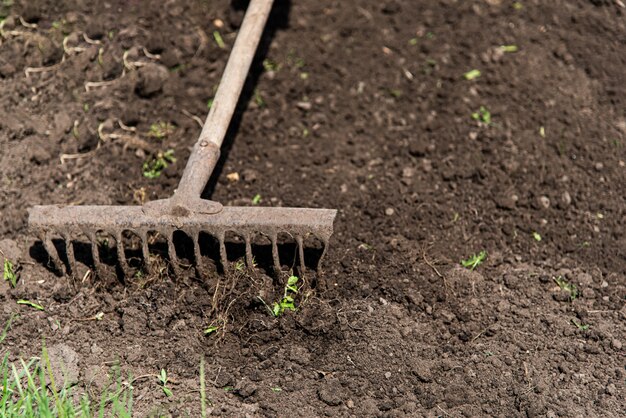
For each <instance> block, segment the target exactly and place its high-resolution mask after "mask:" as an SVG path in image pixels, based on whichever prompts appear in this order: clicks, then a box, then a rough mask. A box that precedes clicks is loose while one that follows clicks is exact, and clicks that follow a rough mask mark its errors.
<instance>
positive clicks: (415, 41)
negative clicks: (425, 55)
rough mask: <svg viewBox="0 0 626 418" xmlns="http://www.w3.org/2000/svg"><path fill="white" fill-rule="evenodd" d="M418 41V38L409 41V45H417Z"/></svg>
mask: <svg viewBox="0 0 626 418" xmlns="http://www.w3.org/2000/svg"><path fill="white" fill-rule="evenodd" d="M417 42H418V39H417V38H411V39H409V45H417Z"/></svg>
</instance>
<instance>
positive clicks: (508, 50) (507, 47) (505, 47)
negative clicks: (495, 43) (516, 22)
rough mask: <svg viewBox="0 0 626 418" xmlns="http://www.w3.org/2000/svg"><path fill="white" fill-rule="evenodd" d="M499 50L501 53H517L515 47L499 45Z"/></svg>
mask: <svg viewBox="0 0 626 418" xmlns="http://www.w3.org/2000/svg"><path fill="white" fill-rule="evenodd" d="M500 49H501V50H502V52H517V50H518V48H517V45H501V46H500Z"/></svg>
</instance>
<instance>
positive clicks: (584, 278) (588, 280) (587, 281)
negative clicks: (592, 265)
mask: <svg viewBox="0 0 626 418" xmlns="http://www.w3.org/2000/svg"><path fill="white" fill-rule="evenodd" d="M576 281H577V282H578V284H579V285H581V286H591V285H592V284H593V277H591V274H589V273H580V274H579V275H578V276H577V277H576Z"/></svg>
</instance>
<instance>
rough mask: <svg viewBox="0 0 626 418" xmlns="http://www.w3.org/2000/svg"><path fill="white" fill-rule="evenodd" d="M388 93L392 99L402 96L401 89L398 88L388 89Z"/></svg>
mask: <svg viewBox="0 0 626 418" xmlns="http://www.w3.org/2000/svg"><path fill="white" fill-rule="evenodd" d="M389 94H390V95H391V97H393V98H394V99H399V98H400V97H402V90H399V89H389Z"/></svg>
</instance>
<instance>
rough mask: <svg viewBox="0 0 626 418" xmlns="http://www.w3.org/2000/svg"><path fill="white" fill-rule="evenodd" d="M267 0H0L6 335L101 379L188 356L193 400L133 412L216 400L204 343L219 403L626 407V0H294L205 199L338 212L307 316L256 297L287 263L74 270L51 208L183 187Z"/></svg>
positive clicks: (535, 412)
mask: <svg viewBox="0 0 626 418" xmlns="http://www.w3.org/2000/svg"><path fill="white" fill-rule="evenodd" d="M244 3H245V2H228V1H226V0H219V1H199V0H190V1H182V0H169V1H139V0H128V1H121V0H110V1H86V0H74V1H61V2H58V1H43V0H42V1H21V2H19V1H16V2H8V1H5V2H3V4H2V6H0V7H1V9H0V11H1V14H2V16H4V21H3V24H2V33H1V45H0V85H1V89H2V95H1V97H0V109H1V110H0V112H1V118H0V147H1V148H0V149H1V152H0V178H1V182H2V185H1V187H0V218H1V219H2V222H1V223H0V238H1V239H2V240H3V241H2V243H1V246H0V249H2V251H3V258H4V257H7V258H9V259H11V261H13V262H14V264H15V265H16V266H18V267H19V273H18V276H19V280H18V283H17V286H16V287H15V288H10V287H9V284H8V283H7V282H4V281H3V282H2V284H0V286H1V287H2V290H1V293H0V300H1V303H2V313H1V314H0V316H1V318H0V319H2V323H3V324H4V323H6V321H7V320H8V319H9V318H10V317H11V316H12V315H15V314H17V315H18V316H17V317H15V318H14V320H13V323H12V326H11V329H10V331H9V333H8V336H7V338H6V340H5V341H4V342H3V343H2V354H3V355H4V353H6V352H9V353H10V356H11V358H12V359H16V358H17V357H18V356H23V357H28V356H33V355H38V353H40V350H41V342H42V340H43V339H45V342H46V345H47V346H48V347H49V349H50V351H51V353H52V354H51V355H52V357H53V360H57V361H59V362H63V363H68V364H67V365H66V366H67V367H69V368H70V369H71V370H69V371H68V375H69V377H68V378H67V381H68V382H67V383H69V384H75V385H76V387H75V391H77V392H79V393H83V392H87V393H91V394H94V396H97V394H98V393H100V392H101V391H102V390H103V389H104V388H105V387H106V386H107V385H108V384H109V383H110V381H111V379H112V378H113V379H114V374H115V372H114V369H115V365H116V364H118V365H119V368H120V369H121V371H122V374H123V375H124V376H129V375H132V376H142V375H146V374H156V373H158V372H159V370H160V369H166V370H167V372H168V375H169V376H170V379H171V383H170V385H171V389H172V391H173V393H174V396H172V397H169V398H168V397H166V396H165V394H164V393H163V391H161V390H160V388H159V386H158V381H157V380H156V378H154V377H149V378H145V379H139V380H137V381H135V382H134V383H133V387H134V393H133V395H134V398H135V399H134V407H135V409H134V412H135V415H136V416H150V415H161V416H199V415H200V393H199V390H200V389H199V380H200V378H199V376H200V362H201V358H204V360H205V371H206V381H207V398H208V400H209V401H210V405H211V406H210V408H209V411H210V413H211V414H212V415H220V416H237V417H239V416H250V417H257V416H258V417H265V416H268V417H275V416H306V417H317V416H346V417H348V416H353V417H364V416H368V417H369V416H378V417H401V416H407V417H409V416H411V417H413V416H529V417H534V416H548V417H556V416H568V417H570V416H578V417H582V416H590V417H594V416H604V417H606V416H622V415H623V414H624V413H625V411H626V396H625V391H624V384H625V379H626V369H625V365H626V361H625V356H624V347H623V346H624V343H625V341H624V339H625V336H626V332H625V331H626V326H625V323H626V322H625V319H626V307H625V300H626V252H625V251H626V230H625V227H626V186H625V185H626V167H625V161H626V76H625V72H624V68H626V17H625V13H626V9H625V8H624V2H622V1H619V0H614V1H613V0H604V1H582V0H578V1H559V0H555V1H550V2H540V1H530V0H523V1H519V2H510V1H504V0H488V1H478V0H477V1H453V0H438V1H419V2H417V1H410V0H406V1H401V0H396V1H360V2H348V1H339V0H332V1H313V0H301V1H293V2H289V1H284V0H283V1H277V2H276V4H275V5H274V12H273V14H272V16H271V18H270V21H269V23H268V26H267V29H266V32H265V36H264V39H263V40H262V45H261V47H260V49H259V52H258V54H257V57H256V59H255V63H254V64H253V68H252V71H251V75H250V77H249V80H248V84H247V86H246V88H245V91H244V94H243V97H242V99H241V101H240V105H239V108H238V111H237V114H236V116H235V119H234V121H233V125H232V126H231V129H230V132H229V135H228V138H227V140H226V143H225V147H226V148H225V151H224V152H223V156H222V159H221V162H220V164H219V167H218V169H217V172H216V173H215V175H214V178H213V180H212V181H211V183H210V184H209V186H208V187H207V190H206V193H205V194H206V197H211V198H212V199H214V200H217V201H219V202H222V203H223V204H225V205H244V206H254V205H253V200H255V201H257V200H258V199H259V197H257V198H256V199H254V198H255V196H257V195H259V196H260V199H261V201H260V202H258V203H259V205H262V206H296V207H319V208H335V209H337V210H338V216H337V219H336V221H335V233H334V235H333V237H332V240H331V245H330V248H329V251H328V254H327V256H326V258H325V260H324V264H323V270H322V272H321V273H320V274H317V273H316V272H315V271H314V270H310V271H309V270H308V271H307V272H306V274H305V275H304V277H303V279H304V280H301V283H303V284H304V287H302V288H301V289H300V293H299V294H298V296H297V298H296V306H297V310H296V311H294V312H291V311H287V312H286V313H285V314H284V315H282V316H280V317H277V318H276V317H274V316H272V315H271V313H270V312H269V311H268V309H267V307H266V306H264V305H263V303H261V302H260V300H261V299H263V300H264V301H266V303H268V304H271V303H272V302H274V301H276V300H279V299H280V297H281V295H282V292H283V287H284V281H285V277H286V276H287V275H288V272H287V271H285V272H284V274H283V276H284V277H283V276H281V277H273V276H272V275H268V274H266V273H265V271H264V270H263V269H262V268H259V269H257V270H256V271H239V270H237V269H235V270H232V271H231V270H229V271H227V272H226V274H223V275H220V274H218V272H213V273H211V274H209V275H208V277H198V276H197V275H196V274H195V270H194V269H193V268H192V267H190V268H188V269H185V272H184V273H185V274H183V275H182V277H175V276H174V275H173V274H172V271H171V269H168V267H167V260H164V261H163V264H162V267H161V268H160V269H159V270H158V272H157V273H154V274H152V275H143V274H141V273H138V274H137V275H136V276H135V277H132V278H126V279H125V280H122V279H121V278H120V277H119V276H117V275H116V274H115V270H114V268H113V266H111V268H110V269H109V271H108V273H109V274H108V275H107V274H102V276H98V277H97V276H95V275H94V274H93V273H88V271H89V269H90V266H89V265H88V263H87V265H82V264H81V265H80V271H79V274H77V275H76V277H67V276H63V275H59V274H58V272H55V271H54V270H53V269H52V268H50V266H49V263H48V259H47V256H46V255H45V253H44V252H43V250H42V247H41V243H40V242H39V241H38V238H37V236H36V235H35V234H34V233H33V232H32V231H29V229H28V227H27V216H28V214H27V209H28V208H29V207H31V206H33V205H36V204H52V203H54V204H114V205H133V204H134V205H138V204H142V203H144V202H146V201H150V200H155V199H158V198H165V197H168V196H170V195H171V194H172V193H173V191H174V190H175V188H176V185H177V183H178V179H179V178H180V174H181V173H182V170H183V168H184V164H185V162H186V159H187V156H188V155H189V152H190V148H191V146H192V145H193V143H194V142H195V140H196V138H197V136H198V134H199V132H200V124H199V122H202V120H204V117H205V115H206V113H207V111H208V103H209V101H210V100H211V99H212V97H213V95H214V92H215V88H216V87H217V85H218V83H219V79H220V77H221V73H222V70H223V68H224V65H225V62H226V59H227V57H228V53H229V51H230V49H231V47H232V45H233V42H234V39H235V36H236V32H237V29H238V27H239V25H240V23H241V20H242V17H243V11H242V10H243V9H244V8H245V4H244ZM216 31H217V32H218V33H219V35H220V36H218V37H217V39H216V36H215V32H216ZM220 37H221V38H220ZM219 39H221V41H222V42H223V45H220V42H219V41H218V40H219ZM502 46H508V48H502ZM512 46H515V47H516V48H513V47H512ZM474 69H476V70H479V71H480V76H479V77H477V78H474V79H471V80H468V79H467V78H466V77H464V74H465V73H467V72H469V71H470V70H474ZM481 106H482V107H483V108H484V111H483V112H482V113H481V111H480V109H481ZM486 112H488V115H487V113H486ZM473 114H475V117H473V116H472V115H473ZM155 128H156V129H155ZM169 149H171V150H173V151H174V155H175V157H176V161H175V162H174V163H171V164H170V165H169V166H168V167H167V168H166V169H165V170H164V171H163V172H162V173H161V175H160V176H158V177H156V178H154V179H150V178H147V177H145V176H144V175H143V164H144V161H146V160H150V159H151V158H154V156H156V155H158V153H159V152H164V151H166V150H169ZM483 250H484V251H486V254H487V257H486V259H485V260H484V262H483V263H482V264H480V265H479V266H478V267H476V268H475V269H474V270H470V269H467V268H464V267H462V266H461V265H460V261H461V260H463V259H467V258H468V257H470V256H471V255H473V254H478V253H479V252H480V251H483ZM261 261H262V260H261V259H259V262H261ZM235 263H236V260H233V264H235ZM287 264H288V263H287ZM285 270H288V266H285ZM557 281H559V282H560V283H561V286H559V284H558V283H557ZM564 283H569V284H570V285H575V286H576V289H577V292H574V293H572V292H570V291H567V290H563V289H562V287H564V286H565V285H564ZM216 288H217V289H218V290H219V292H218V291H216ZM570 289H571V287H570ZM218 293H219V295H218ZM215 295H218V296H219V297H214V296H215ZM259 297H261V298H259ZM19 299H27V300H30V301H34V302H36V303H38V304H40V305H42V306H43V307H44V308H45V311H37V310H35V309H32V308H30V307H28V306H23V305H18V304H17V303H16V302H17V300H19ZM96 317H98V318H100V320H97V319H95V318H96ZM211 324H214V325H215V324H217V325H218V326H219V329H218V331H216V332H214V333H211V334H209V335H205V334H204V332H203V331H204V330H205V329H206V328H207V327H208V326H209V325H211Z"/></svg>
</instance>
